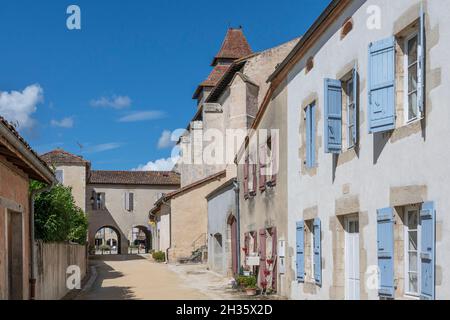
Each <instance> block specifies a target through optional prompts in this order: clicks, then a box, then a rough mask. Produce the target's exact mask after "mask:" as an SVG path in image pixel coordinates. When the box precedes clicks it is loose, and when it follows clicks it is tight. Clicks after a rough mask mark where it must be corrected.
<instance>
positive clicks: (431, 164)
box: [287, 0, 450, 299]
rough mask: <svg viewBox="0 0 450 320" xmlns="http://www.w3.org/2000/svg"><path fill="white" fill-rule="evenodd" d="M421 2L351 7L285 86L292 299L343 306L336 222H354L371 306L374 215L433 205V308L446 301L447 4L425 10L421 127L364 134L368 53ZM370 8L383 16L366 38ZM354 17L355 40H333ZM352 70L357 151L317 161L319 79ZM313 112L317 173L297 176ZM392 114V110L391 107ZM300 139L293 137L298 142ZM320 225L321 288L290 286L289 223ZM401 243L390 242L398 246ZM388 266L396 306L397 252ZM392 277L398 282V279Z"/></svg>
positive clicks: (441, 1)
mask: <svg viewBox="0 0 450 320" xmlns="http://www.w3.org/2000/svg"><path fill="white" fill-rule="evenodd" d="M419 2H420V1H419V0H396V1H388V0H369V1H363V0H357V1H354V2H353V3H352V4H351V6H350V7H349V8H348V9H346V10H345V12H344V13H343V14H342V15H341V17H340V18H339V19H337V21H335V22H334V23H333V24H332V26H331V28H330V29H329V30H328V31H327V32H325V34H324V35H323V36H322V37H321V38H320V39H319V41H318V42H317V44H316V45H314V46H313V47H312V48H311V49H310V50H309V52H308V53H306V54H305V56H304V58H303V59H301V60H300V61H299V62H298V63H297V64H296V66H295V67H294V68H293V69H292V70H291V72H290V73H289V76H288V82H289V84H288V114H289V118H288V121H287V128H288V140H287V147H288V150H289V153H288V172H289V175H288V177H289V178H288V183H287V187H288V188H287V190H288V191H287V192H288V193H287V195H288V215H289V223H288V231H289V237H288V240H289V241H288V245H289V250H288V252H289V253H291V256H290V260H291V264H290V265H291V269H290V270H289V273H290V274H291V275H292V277H291V279H290V280H291V290H290V294H289V296H290V297H291V298H293V299H336V298H339V299H342V298H343V297H344V292H345V288H344V284H343V279H342V277H343V274H342V272H341V273H340V274H339V278H337V277H338V276H337V275H336V273H337V270H340V269H341V268H345V266H344V267H342V265H341V264H342V261H343V259H342V257H341V256H342V254H343V251H342V250H340V249H342V244H340V241H341V240H339V237H340V236H339V234H340V232H341V231H340V230H339V229H340V227H339V223H338V217H337V215H338V214H343V213H359V217H360V255H361V256H360V268H361V270H360V271H361V274H360V281H361V291H360V292H361V293H360V294H361V298H362V299H377V298H378V297H377V290H370V289H367V288H366V287H365V286H364V283H365V279H364V272H365V271H366V267H369V266H376V265H377V249H376V248H377V235H376V232H377V224H376V210H377V209H379V208H384V207H389V206H393V205H403V204H408V203H416V202H421V201H434V202H435V205H436V210H437V211H436V219H437V227H436V228H437V238H436V261H435V262H436V298H437V299H446V298H447V299H448V298H449V297H450V278H449V277H448V274H449V272H448V271H450V269H449V267H448V266H449V265H450V264H449V262H450V260H449V256H448V254H447V253H448V252H449V251H450V238H449V234H448V233H445V232H442V230H447V229H448V228H449V225H450V220H449V218H448V215H447V214H446V212H447V210H448V208H450V198H449V197H448V194H449V191H450V190H449V187H448V184H446V183H444V182H443V181H448V179H449V178H450V169H449V168H450V167H449V166H448V159H449V157H450V154H449V152H450V148H449V147H450V145H449V141H448V139H446V138H445V137H446V136H447V135H448V132H449V126H448V121H447V120H448V119H450V111H449V108H448V107H447V101H449V99H450V91H449V90H448V88H449V86H450V78H449V74H450V73H449V72H448V69H449V66H450V56H449V55H448V47H449V43H450V42H449V40H450V32H449V31H450V2H448V1H445V0H437V1H434V0H433V1H424V3H425V11H426V13H427V18H426V29H427V31H426V32H427V35H426V39H427V44H426V48H427V53H426V54H427V66H426V99H427V102H426V110H427V111H426V115H425V122H424V125H420V124H418V123H416V124H411V125H409V126H403V127H401V128H398V129H396V130H395V131H394V132H392V133H385V134H377V135H373V134H368V133H367V132H368V128H367V95H368V94H367V52H368V46H369V43H370V42H371V41H377V40H381V39H384V38H387V37H390V36H392V35H394V34H396V33H397V32H399V31H401V30H402V29H403V28H405V27H406V26H408V25H409V24H410V23H411V22H413V21H414V20H416V19H417V18H418V12H419V10H418V9H419ZM370 5H376V6H379V8H380V9H381V19H382V20H381V22H382V23H381V29H379V30H377V29H375V30H368V28H367V27H366V21H367V18H368V16H369V15H368V14H367V9H368V7H369V6H370ZM350 16H351V17H352V19H353V22H354V27H353V30H352V31H351V32H350V33H349V34H348V35H347V36H346V37H345V38H344V39H342V40H341V38H340V27H341V25H342V23H343V22H344V20H345V19H346V18H348V17H350ZM311 56H314V68H313V69H312V70H311V71H310V72H309V73H307V74H305V70H304V66H305V62H306V59H307V58H309V57H311ZM355 61H357V64H358V69H359V77H360V89H359V97H360V116H359V119H360V122H359V133H360V144H359V146H360V148H359V152H358V154H357V155H356V154H352V151H348V152H345V153H343V154H341V155H340V156H339V159H338V160H337V166H334V165H333V157H332V155H330V154H326V153H324V147H323V145H324V143H323V136H324V133H323V128H324V121H323V120H324V118H323V113H324V111H323V110H324V109H323V107H324V103H323V97H324V88H323V79H324V78H334V79H337V78H339V76H341V75H343V73H344V72H345V71H346V70H350V69H349V68H351V67H352V66H353V65H354V63H355ZM314 99H315V100H316V106H317V109H318V111H317V113H316V115H317V117H318V120H317V128H318V129H317V130H318V131H317V135H316V139H317V146H316V147H317V151H316V154H317V163H318V166H317V169H315V170H312V171H307V170H305V169H304V167H303V161H304V160H305V159H304V145H303V141H304V134H305V130H304V127H302V125H301V123H302V121H303V120H302V118H303V114H302V113H301V110H302V108H304V107H305V106H306V104H307V103H309V102H311V101H312V100H314ZM397 107H398V106H397ZM299 132H300V133H299ZM311 208H315V210H313V211H315V215H316V216H318V217H319V218H320V219H321V222H322V267H323V269H322V282H323V284H322V286H321V287H319V286H315V285H312V286H311V285H310V284H305V285H303V284H299V283H297V281H296V280H295V278H293V277H294V276H295V262H296V261H295V245H296V229H295V228H296V221H299V220H301V219H305V218H310V212H312V211H311V210H310V209H311ZM398 237H400V235H398V236H397V235H396V241H397V240H398ZM395 254H396V260H395V265H396V266H395V269H396V281H398V282H397V283H398V286H397V290H396V297H397V298H402V287H403V282H402V278H401V277H402V275H401V274H402V271H401V270H402V268H403V266H402V265H400V264H401V262H400V258H397V257H401V256H402V255H403V252H399V251H397V252H396V253H395ZM399 270H400V272H399Z"/></svg>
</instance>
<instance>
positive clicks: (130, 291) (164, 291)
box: [76, 255, 211, 300]
mask: <svg viewBox="0 0 450 320" xmlns="http://www.w3.org/2000/svg"><path fill="white" fill-rule="evenodd" d="M91 264H92V265H95V267H96V270H97V278H96V280H95V282H94V283H93V285H92V286H91V288H90V289H89V290H86V291H83V292H81V293H80V294H79V295H78V297H77V298H76V299H78V300H123V299H163V300H166V299H175V300H177V299H193V300H204V299H211V296H209V295H208V294H207V293H205V292H202V291H201V290H199V289H197V288H193V287H191V286H190V285H189V283H188V282H187V281H186V279H183V278H182V277H180V275H179V274H177V273H176V272H174V271H172V270H170V268H169V267H168V266H167V265H165V264H158V263H154V262H153V261H150V260H148V259H146V258H145V257H143V256H138V255H133V256H117V255H111V256H109V255H108V256H103V257H101V256H96V257H95V259H92V260H91Z"/></svg>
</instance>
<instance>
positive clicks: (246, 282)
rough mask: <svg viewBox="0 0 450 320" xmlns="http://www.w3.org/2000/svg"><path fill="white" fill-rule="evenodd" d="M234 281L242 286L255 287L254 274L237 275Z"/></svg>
mask: <svg viewBox="0 0 450 320" xmlns="http://www.w3.org/2000/svg"><path fill="white" fill-rule="evenodd" d="M236 283H237V284H238V285H239V286H240V287H243V288H256V287H257V286H256V283H257V280H256V277H255V276H238V277H237V278H236Z"/></svg>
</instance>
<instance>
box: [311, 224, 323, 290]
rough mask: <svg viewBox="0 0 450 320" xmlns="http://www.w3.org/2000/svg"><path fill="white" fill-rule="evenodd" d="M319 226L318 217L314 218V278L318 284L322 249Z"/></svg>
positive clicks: (319, 281) (320, 280) (320, 276)
mask: <svg viewBox="0 0 450 320" xmlns="http://www.w3.org/2000/svg"><path fill="white" fill-rule="evenodd" d="M320 230H321V227H320V219H319V218H315V219H314V243H313V245H314V280H315V281H316V283H317V284H318V285H322V250H321V243H320V242H321V241H320V235H321V231H320Z"/></svg>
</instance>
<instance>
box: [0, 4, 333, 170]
mask: <svg viewBox="0 0 450 320" xmlns="http://www.w3.org/2000/svg"><path fill="white" fill-rule="evenodd" d="M329 2H330V1H329V0H278V1H273V0H272V1H267V0H263V1H242V0H228V1H213V0H209V1H206V0H195V1H194V0H192V1H181V0H178V1H173V0H170V1H144V0H133V1H119V0H108V1H107V0H96V1H92V0H73V1H64V0H58V1H50V0H46V1H32V0H28V1H25V0H14V1H12V0H8V1H6V0H5V1H2V8H1V10H0V36H1V39H2V44H3V45H2V50H1V52H0V57H1V62H2V63H1V65H2V67H1V72H0V113H1V114H2V115H3V116H5V117H7V118H9V120H13V121H18V122H19V130H20V132H21V133H22V134H23V135H24V137H25V138H26V139H27V141H28V142H29V143H30V144H31V145H32V147H34V148H35V149H36V150H37V151H38V152H41V153H42V152H45V151H49V150H51V149H54V148H57V147H60V148H63V149H65V150H67V151H69V152H73V153H75V154H82V155H83V156H84V157H85V158H86V159H88V160H90V161H92V165H93V168H94V169H103V170H129V169H134V168H138V167H139V166H142V165H145V164H147V163H148V162H149V161H156V160H158V159H164V158H168V157H170V153H171V148H170V147H169V146H167V143H164V142H165V140H166V142H167V138H168V137H169V136H170V134H169V131H172V130H174V129H177V128H185V127H186V124H187V123H188V121H189V120H190V119H191V118H192V116H193V114H194V113H195V110H196V103H195V101H194V100H192V99H191V97H192V94H193V92H194V90H195V88H196V86H197V85H198V83H199V82H201V81H202V80H203V79H204V78H205V77H206V76H207V75H208V73H209V72H210V70H211V69H210V68H211V67H210V63H211V60H212V57H213V56H214V54H215V53H216V52H217V51H218V50H219V48H220V45H221V42H222V40H223V37H224V35H225V32H226V30H227V28H228V27H230V26H231V27H237V26H239V25H242V26H243V28H244V33H245V35H246V37H247V40H248V41H249V43H250V46H251V47H252V49H253V50H254V51H259V50H263V49H266V48H269V47H273V46H276V45H278V44H280V43H283V42H285V41H288V40H291V39H293V38H295V37H298V36H300V35H301V34H303V33H304V32H305V31H306V30H307V28H308V27H309V26H310V25H311V24H312V22H313V21H314V20H315V19H316V18H317V17H318V15H319V14H320V13H321V11H322V10H323V9H324V8H325V7H326V5H327V4H328V3H329ZM71 4H76V5H78V6H79V7H80V8H81V30H72V31H70V30H68V29H67V27H66V19H67V17H68V16H69V15H67V14H66V9H67V7H68V6H69V5H71ZM165 131H166V132H165ZM164 132H165V133H164ZM161 137H162V138H161ZM159 140H161V141H160V143H159V146H158V142H159ZM80 145H81V146H80Z"/></svg>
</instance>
